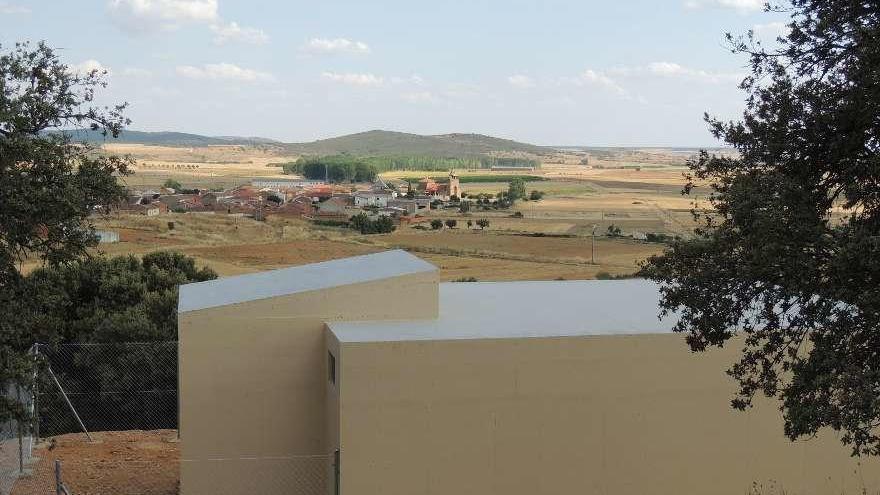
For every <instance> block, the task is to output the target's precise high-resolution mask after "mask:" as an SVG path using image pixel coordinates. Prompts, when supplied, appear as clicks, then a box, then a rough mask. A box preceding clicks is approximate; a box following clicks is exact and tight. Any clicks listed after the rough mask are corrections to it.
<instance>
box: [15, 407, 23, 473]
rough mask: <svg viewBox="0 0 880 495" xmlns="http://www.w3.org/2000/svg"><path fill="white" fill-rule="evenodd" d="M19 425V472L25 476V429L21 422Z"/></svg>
mask: <svg viewBox="0 0 880 495" xmlns="http://www.w3.org/2000/svg"><path fill="white" fill-rule="evenodd" d="M16 423H18V472H19V473H20V474H24V427H23V426H22V425H21V420H19V421H16Z"/></svg>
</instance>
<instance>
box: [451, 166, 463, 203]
mask: <svg viewBox="0 0 880 495" xmlns="http://www.w3.org/2000/svg"><path fill="white" fill-rule="evenodd" d="M449 195H450V196H455V197H456V198H461V185H460V184H459V182H458V175H456V173H455V170H450V171H449Z"/></svg>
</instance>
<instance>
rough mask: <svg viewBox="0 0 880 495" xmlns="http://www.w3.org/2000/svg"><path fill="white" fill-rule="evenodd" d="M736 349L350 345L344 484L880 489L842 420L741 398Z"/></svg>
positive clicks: (572, 343)
mask: <svg viewBox="0 0 880 495" xmlns="http://www.w3.org/2000/svg"><path fill="white" fill-rule="evenodd" d="M734 353H735V350H733V349H726V350H724V351H720V352H713V353H710V354H705V355H692V354H690V352H689V351H688V350H687V349H686V346H685V344H684V342H683V340H682V338H681V337H680V336H678V335H654V336H612V337H581V338H556V339H519V340H495V341H493V340H481V341H474V340H471V341H467V340H462V341H446V342H394V343H373V344H343V349H342V354H343V356H344V359H342V360H341V361H340V364H341V377H340V380H341V404H340V408H341V451H342V493H343V494H347V495H418V494H456V495H469V494H474V495H477V494H478V495H535V494H563V493H572V494H574V493H577V494H611V495H645V494H652V495H665V494H669V495H673V494H674V495H689V494H695V495H696V494H700V495H702V494H708V493H711V494H721V495H724V494H730V495H742V494H746V493H750V492H749V490H750V489H753V488H757V489H756V490H755V491H754V492H753V493H763V494H771V493H772V494H778V493H787V494H816V495H819V494H821V495H829V494H835V495H839V494H861V493H862V488H867V490H868V493H875V492H876V490H878V489H880V464H878V461H877V460H876V459H875V460H863V461H862V462H861V463H859V462H857V461H856V460H853V459H851V458H850V457H849V451H848V449H846V448H845V447H843V446H841V445H840V444H839V442H838V441H837V439H836V437H835V434H834V433H833V432H830V433H827V434H824V435H822V437H821V438H819V439H816V440H812V441H806V442H798V443H795V444H792V443H790V442H789V441H788V440H786V439H785V438H784V436H783V433H782V428H781V418H780V413H779V411H778V410H777V409H776V406H775V405H774V404H761V406H760V407H759V408H758V409H756V410H752V411H750V412H748V413H740V412H736V411H733V410H731V409H730V406H729V401H730V399H731V396H732V393H733V391H734V387H733V384H732V383H731V382H729V381H728V379H727V378H726V376H725V375H724V373H723V371H724V370H725V369H726V368H727V366H728V365H729V364H730V363H731V362H732V360H733V358H734V355H735V354H734ZM753 483H756V484H757V485H754V486H753Z"/></svg>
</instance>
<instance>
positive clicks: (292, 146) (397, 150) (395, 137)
mask: <svg viewBox="0 0 880 495" xmlns="http://www.w3.org/2000/svg"><path fill="white" fill-rule="evenodd" d="M64 132H65V133H67V134H69V135H71V136H72V137H73V138H74V139H75V140H79V141H88V142H92V143H99V144H100V143H105V142H116V143H131V144H148V145H149V144H152V145H158V146H186V147H197V146H216V145H230V144H231V145H258V144H262V145H273V146H278V147H282V148H284V149H285V150H286V151H288V152H290V153H296V154H304V155H335V154H340V153H348V154H351V155H359V156H404V155H406V156H414V155H416V156H431V157H442V158H472V157H478V156H482V155H486V154H489V153H508V154H511V153H514V154H528V155H544V154H546V153H548V152H550V151H551V150H550V149H549V148H544V147H541V146H535V145H532V144H526V143H520V142H517V141H511V140H508V139H501V138H496V137H492V136H484V135H482V134H443V135H439V136H422V135H419V134H407V133H404V132H392V131H368V132H361V133H358V134H350V135H347V136H339V137H334V138H330V139H322V140H319V141H313V142H310V143H281V142H278V141H273V140H271V139H266V138H258V137H237V136H229V137H227V136H202V135H198V134H188V133H183V132H144V131H130V130H126V131H124V132H123V133H122V135H121V136H120V137H119V138H118V139H112V138H105V137H104V136H102V135H101V133H100V132H97V131H89V130H69V131H64Z"/></svg>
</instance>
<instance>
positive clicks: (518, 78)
mask: <svg viewBox="0 0 880 495" xmlns="http://www.w3.org/2000/svg"><path fill="white" fill-rule="evenodd" d="M507 82H508V84H510V85H511V86H513V87H514V88H519V89H529V88H534V87H535V80H534V79H532V78H531V77H529V76H524V75H522V74H516V75H513V76H510V77H508V78H507Z"/></svg>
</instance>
